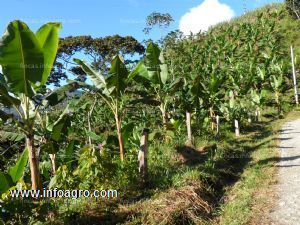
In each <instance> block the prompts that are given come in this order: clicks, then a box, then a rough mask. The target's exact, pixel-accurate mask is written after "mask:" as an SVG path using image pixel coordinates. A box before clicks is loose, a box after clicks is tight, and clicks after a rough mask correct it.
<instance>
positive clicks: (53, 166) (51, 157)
mask: <svg viewBox="0 0 300 225" xmlns="http://www.w3.org/2000/svg"><path fill="white" fill-rule="evenodd" d="M49 157H50V160H51V165H52V172H53V175H55V173H56V163H55V158H56V155H55V154H49Z"/></svg>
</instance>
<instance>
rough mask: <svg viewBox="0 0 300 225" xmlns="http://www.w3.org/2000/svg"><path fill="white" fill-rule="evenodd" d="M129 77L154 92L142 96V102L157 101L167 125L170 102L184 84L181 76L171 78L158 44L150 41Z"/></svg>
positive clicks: (149, 91) (148, 90) (164, 122)
mask: <svg viewBox="0 0 300 225" xmlns="http://www.w3.org/2000/svg"><path fill="white" fill-rule="evenodd" d="M129 79H134V80H136V81H137V82H139V83H141V84H142V85H143V86H144V88H145V89H146V90H147V92H148V93H151V94H152V95H150V94H148V95H144V96H142V99H141V102H147V101H148V102H150V101H149V100H150V99H151V100H152V101H151V102H156V105H157V106H158V107H159V110H160V112H161V116H162V121H163V124H165V125H166V124H167V123H168V115H167V108H168V104H169V103H170V101H171V100H172V99H171V96H172V95H173V94H174V93H175V92H176V91H177V90H178V89H179V87H180V86H181V85H182V80H181V79H179V78H178V79H174V80H172V79H171V77H170V76H169V72H168V66H167V64H166V63H165V59H164V56H163V52H162V51H161V50H160V48H159V47H158V46H157V45H156V44H154V43H153V42H150V43H149V45H148V47H147V49H146V55H145V58H144V59H142V60H141V61H140V62H139V63H138V64H137V66H136V67H135V68H134V69H133V71H132V72H131V73H130V75H129Z"/></svg>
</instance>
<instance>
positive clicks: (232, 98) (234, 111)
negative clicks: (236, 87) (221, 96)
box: [220, 91, 245, 137]
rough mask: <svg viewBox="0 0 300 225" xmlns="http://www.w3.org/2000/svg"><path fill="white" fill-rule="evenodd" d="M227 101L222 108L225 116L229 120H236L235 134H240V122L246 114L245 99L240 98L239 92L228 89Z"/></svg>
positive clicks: (237, 135)
mask: <svg viewBox="0 0 300 225" xmlns="http://www.w3.org/2000/svg"><path fill="white" fill-rule="evenodd" d="M226 98H227V101H226V102H224V103H223V104H222V106H221V108H220V111H221V112H222V113H223V115H224V116H225V118H226V119H227V120H228V121H233V122H234V124H233V125H234V128H235V135H236V137H239V136H240V122H241V120H242V118H243V116H244V114H245V105H244V104H243V100H242V99H239V98H238V96H237V93H235V92H234V91H228V93H227V94H226Z"/></svg>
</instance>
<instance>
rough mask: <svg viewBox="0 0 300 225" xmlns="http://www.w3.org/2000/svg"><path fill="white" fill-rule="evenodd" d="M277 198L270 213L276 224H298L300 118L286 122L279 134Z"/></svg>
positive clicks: (299, 207) (299, 213)
mask: <svg viewBox="0 0 300 225" xmlns="http://www.w3.org/2000/svg"><path fill="white" fill-rule="evenodd" d="M279 150H280V162H279V163H278V165H277V166H278V167H279V170H278V173H279V174H278V184H277V185H276V187H275V190H277V192H278V193H277V194H278V200H277V203H276V205H275V206H274V208H273V210H272V211H271V213H270V218H271V220H272V221H273V222H272V223H271V224H276V225H294V224H295V225H296V224H297V225H299V224H300V119H299V120H295V121H292V122H288V123H286V124H285V125H284V126H283V128H282V132H281V134H280V145H279Z"/></svg>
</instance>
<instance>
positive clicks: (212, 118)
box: [209, 108, 216, 131]
mask: <svg viewBox="0 0 300 225" xmlns="http://www.w3.org/2000/svg"><path fill="white" fill-rule="evenodd" d="M209 117H210V119H211V130H212V131H214V130H215V125H216V124H215V119H216V118H215V113H214V111H213V108H209Z"/></svg>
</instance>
